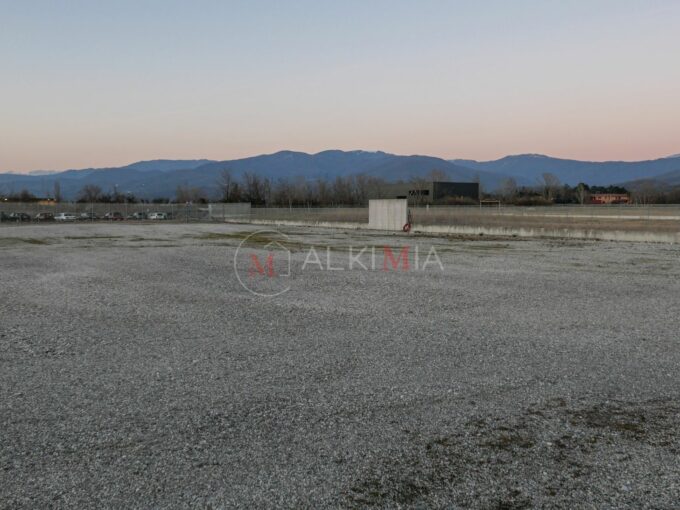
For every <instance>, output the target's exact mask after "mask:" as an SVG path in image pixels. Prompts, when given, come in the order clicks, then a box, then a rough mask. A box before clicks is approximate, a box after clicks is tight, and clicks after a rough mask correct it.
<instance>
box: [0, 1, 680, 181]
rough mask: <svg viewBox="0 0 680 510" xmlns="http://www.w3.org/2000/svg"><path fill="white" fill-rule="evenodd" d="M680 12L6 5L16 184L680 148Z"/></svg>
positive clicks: (643, 4)
mask: <svg viewBox="0 0 680 510" xmlns="http://www.w3.org/2000/svg"><path fill="white" fill-rule="evenodd" d="M678 27H680V1H679V0H672V1H671V0H599V1H598V0H587V1H581V0H571V1H556V0H513V1H512V2H509V1H507V0H476V1H475V0H469V1H457V0H449V1H445V0H412V1H405V0H342V1H337V0H288V1H283V0H281V1H274V0H242V1H235V0H234V1H230V0H222V1H201V0H194V1H176V0H162V1H160V0H159V1H152V0H146V1H145V0H134V1H128V0H116V1H112V0H111V1H104V0H102V1H97V2H92V1H90V0H83V1H77V0H68V1H67V0H62V1H59V0H53V1H34V0H21V1H17V0H0V172H5V171H15V172H27V171H31V170H38V169H50V170H63V169H68V168H86V167H106V166H118V165H123V164H127V163H131V162H133V161H138V160H148V159H157V158H166V159H189V158H209V159H217V160H225V159H234V158H239V157H247V156H252V155H257V154H263V153H272V152H276V151H278V150H283V149H289V150H299V151H305V152H318V151H322V150H326V149H344V150H353V149H364V150H384V151H387V152H393V153H397V154H428V155H433V156H440V157H445V158H470V159H477V160H491V159H496V158H499V157H502V156H505V155H508V154H523V153H541V154H548V155H552V156H556V157H564V158H572V159H587V160H596V161H601V160H643V159H654V158H657V157H663V156H668V155H671V154H677V153H680V65H678V55H680V30H679V29H678Z"/></svg>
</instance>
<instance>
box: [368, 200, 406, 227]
mask: <svg viewBox="0 0 680 510" xmlns="http://www.w3.org/2000/svg"><path fill="white" fill-rule="evenodd" d="M407 221H408V201H407V200H404V199H394V200H390V199H385V200H369V201H368V228H372V229H376V230H402V228H403V227H404V225H405V224H406V222H407Z"/></svg>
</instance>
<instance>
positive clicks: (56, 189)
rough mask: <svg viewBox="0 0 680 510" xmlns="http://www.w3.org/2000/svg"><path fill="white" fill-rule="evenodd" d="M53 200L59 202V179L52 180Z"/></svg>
mask: <svg viewBox="0 0 680 510" xmlns="http://www.w3.org/2000/svg"><path fill="white" fill-rule="evenodd" d="M53 193H54V201H55V202H61V198H62V197H61V184H60V183H59V181H54V191H53Z"/></svg>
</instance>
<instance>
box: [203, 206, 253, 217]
mask: <svg viewBox="0 0 680 510" xmlns="http://www.w3.org/2000/svg"><path fill="white" fill-rule="evenodd" d="M250 207H251V206H250V202H235V203H227V204H209V205H208V216H209V217H210V219H211V220H238V219H243V220H248V219H250Z"/></svg>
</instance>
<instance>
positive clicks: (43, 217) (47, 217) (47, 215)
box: [35, 212, 54, 221]
mask: <svg viewBox="0 0 680 510" xmlns="http://www.w3.org/2000/svg"><path fill="white" fill-rule="evenodd" d="M35 221H54V214H52V213H51V212H41V213H38V214H36V215H35Z"/></svg>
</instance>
